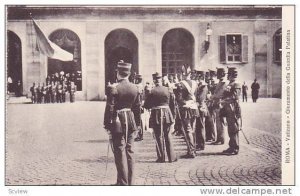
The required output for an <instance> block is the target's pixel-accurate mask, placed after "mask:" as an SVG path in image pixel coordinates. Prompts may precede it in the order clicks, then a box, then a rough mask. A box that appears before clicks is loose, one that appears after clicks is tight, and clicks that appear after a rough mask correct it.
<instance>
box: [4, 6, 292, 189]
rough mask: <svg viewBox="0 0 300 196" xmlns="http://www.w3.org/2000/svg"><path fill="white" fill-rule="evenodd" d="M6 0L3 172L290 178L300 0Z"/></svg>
mask: <svg viewBox="0 0 300 196" xmlns="http://www.w3.org/2000/svg"><path fill="white" fill-rule="evenodd" d="M5 12H6V15H5V16H6V18H5V40H6V42H5V43H6V44H5V54H6V58H5V68H6V75H5V76H6V77H5V80H6V95H5V97H6V103H5V106H6V113H5V117H6V126H5V185H6V186H19V185H22V186H27V185H34V186H44V185H50V186H59V185H75V186H78V185H86V186H89V185H96V186H103V185H105V186H107V185H117V186H119V185H144V186H148V185H151V186H153V185H154V186H156V185H168V186H173V185H195V186H233V185H237V186H243V187H244V188H245V189H246V188H247V186H258V185H259V186H267V185H272V186H282V185H289V186H295V184H296V183H295V150H296V149H295V73H294V71H295V64H294V62H295V6H294V5H151V6H150V5H130V6H129V5H117V6H114V5H80V6H78V5H6V6H5ZM245 186H246V187H245ZM215 188H216V187H215ZM221 189H222V187H221ZM286 189H288V188H286ZM15 191H17V190H15ZM281 191H285V190H281ZM286 191H288V190H286ZM13 193H15V192H13ZM245 193H246V192H245ZM245 193H241V194H245ZM201 194H205V193H202V192H201ZM207 194H209V193H207ZM226 194H234V193H233V192H230V193H228V192H226ZM276 194H277V193H276ZM280 194H283V193H282V192H281V193H280Z"/></svg>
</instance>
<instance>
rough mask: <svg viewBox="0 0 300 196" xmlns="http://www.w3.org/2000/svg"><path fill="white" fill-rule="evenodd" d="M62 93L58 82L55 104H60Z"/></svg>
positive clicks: (61, 87)
mask: <svg viewBox="0 0 300 196" xmlns="http://www.w3.org/2000/svg"><path fill="white" fill-rule="evenodd" d="M62 91H63V86H62V84H61V83H60V81H59V82H57V86H56V102H57V103H62Z"/></svg>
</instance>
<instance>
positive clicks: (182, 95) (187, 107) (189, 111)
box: [177, 69, 199, 158]
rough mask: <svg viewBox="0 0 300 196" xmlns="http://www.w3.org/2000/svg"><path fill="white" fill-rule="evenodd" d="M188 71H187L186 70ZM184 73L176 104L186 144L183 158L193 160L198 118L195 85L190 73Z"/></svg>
mask: <svg viewBox="0 0 300 196" xmlns="http://www.w3.org/2000/svg"><path fill="white" fill-rule="evenodd" d="M187 70H189V69H187ZM187 70H185V71H184V75H185V79H184V80H182V81H180V84H179V85H178V87H177V88H178V95H177V102H178V105H179V110H180V118H179V119H181V122H182V126H183V129H184V133H183V134H184V136H185V140H186V142H187V154H186V155H185V156H183V158H195V156H196V154H195V125H196V118H197V117H199V110H198V106H197V103H196V98H195V91H196V89H197V83H196V81H194V80H191V71H187Z"/></svg>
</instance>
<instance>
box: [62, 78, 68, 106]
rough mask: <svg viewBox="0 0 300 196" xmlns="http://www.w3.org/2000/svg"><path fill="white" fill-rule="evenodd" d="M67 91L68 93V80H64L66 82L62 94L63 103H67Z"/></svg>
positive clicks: (63, 84)
mask: <svg viewBox="0 0 300 196" xmlns="http://www.w3.org/2000/svg"><path fill="white" fill-rule="evenodd" d="M67 91H68V85H67V80H66V79H64V81H63V83H62V94H61V98H62V102H63V103H65V102H66V93H67Z"/></svg>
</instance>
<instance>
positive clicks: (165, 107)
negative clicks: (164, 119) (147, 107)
mask: <svg viewBox="0 0 300 196" xmlns="http://www.w3.org/2000/svg"><path fill="white" fill-rule="evenodd" d="M168 108H169V106H167V105H162V106H156V107H153V108H151V110H159V109H168Z"/></svg>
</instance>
